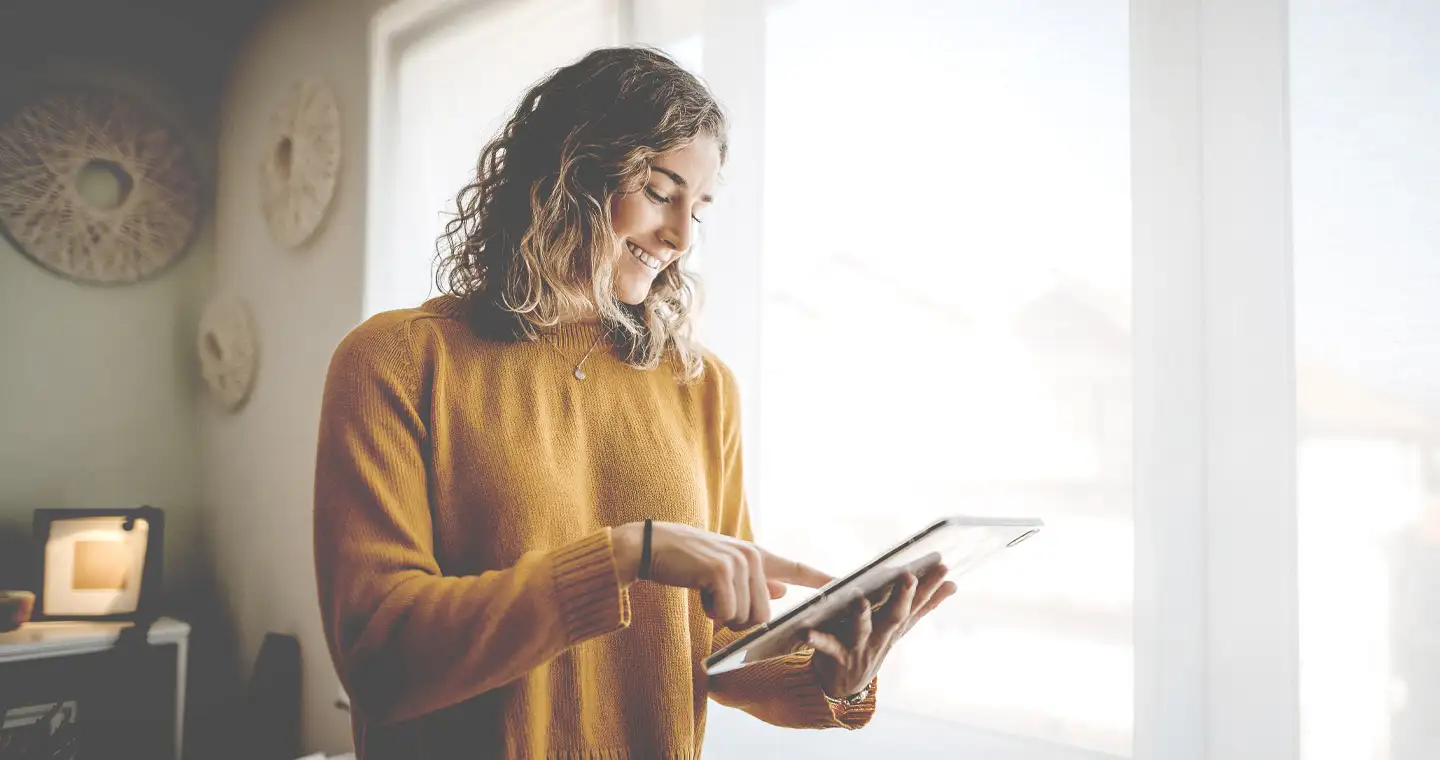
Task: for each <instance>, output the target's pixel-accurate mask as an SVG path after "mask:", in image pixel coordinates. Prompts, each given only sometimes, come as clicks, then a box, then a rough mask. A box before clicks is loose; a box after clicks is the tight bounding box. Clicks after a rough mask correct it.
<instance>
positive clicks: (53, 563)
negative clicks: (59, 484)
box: [31, 506, 165, 621]
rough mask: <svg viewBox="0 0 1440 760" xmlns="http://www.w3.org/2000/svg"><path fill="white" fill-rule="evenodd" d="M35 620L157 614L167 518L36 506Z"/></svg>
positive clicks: (152, 512)
mask: <svg viewBox="0 0 1440 760" xmlns="http://www.w3.org/2000/svg"><path fill="white" fill-rule="evenodd" d="M34 531H35V545H36V551H35V555H36V573H35V578H36V588H35V609H34V612H33V613H32V615H31V619H33V620H35V621H42V620H97V621H99V620H119V621H138V620H143V619H146V618H149V619H152V620H153V619H154V618H155V617H156V616H158V614H159V612H158V603H159V599H160V588H161V582H162V575H163V572H164V554H165V513H164V512H162V511H160V510H159V509H156V508H155V507H149V506H145V507H138V508H132V509H37V510H35V519H34Z"/></svg>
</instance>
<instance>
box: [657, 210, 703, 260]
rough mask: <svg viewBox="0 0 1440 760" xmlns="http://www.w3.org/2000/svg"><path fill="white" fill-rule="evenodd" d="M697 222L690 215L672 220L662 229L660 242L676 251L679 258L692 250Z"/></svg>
mask: <svg viewBox="0 0 1440 760" xmlns="http://www.w3.org/2000/svg"><path fill="white" fill-rule="evenodd" d="M694 238H695V223H694V222H692V221H691V220H690V217H689V216H681V217H680V218H679V219H678V220H675V221H671V222H669V223H668V224H666V225H665V227H664V228H663V229H661V230H660V242H662V243H664V244H665V247H666V248H669V249H670V250H672V251H675V257H676V258H679V257H681V256H683V255H685V253H686V252H687V251H689V250H690V246H691V244H693V243H694V242H695V240H694Z"/></svg>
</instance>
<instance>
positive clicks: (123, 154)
mask: <svg viewBox="0 0 1440 760" xmlns="http://www.w3.org/2000/svg"><path fill="white" fill-rule="evenodd" d="M199 191H200V181H199V178H198V175H197V173H196V169H195V165H194V163H193V161H192V158H191V156H190V153H189V150H188V149H187V147H186V146H185V144H184V142H183V141H182V140H181V139H180V138H179V137H178V136H177V135H175V134H174V133H172V132H171V131H170V129H169V128H168V127H167V126H166V125H165V124H164V123H163V122H162V121H161V120H160V119H159V118H157V117H156V116H154V115H153V114H151V113H150V112H149V111H147V110H146V109H144V108H143V107H141V106H139V105H138V104H136V103H133V102H131V101H129V100H127V99H126V98H124V97H122V96H120V95H118V94H115V93H111V92H105V91H102V90H96V89H89V88H76V89H67V90H60V91H55V92H51V93H48V94H45V95H42V96H40V97H39V98H37V99H35V100H34V101H32V102H30V103H27V104H25V105H23V106H21V107H20V109H19V110H18V111H16V112H15V113H14V114H13V115H12V116H11V117H10V118H9V119H8V120H6V121H5V122H4V124H3V125H0V225H3V227H4V230H5V234H6V236H7V237H9V238H10V240H11V241H12V242H13V243H14V244H15V246H16V247H17V248H19V249H20V251H21V252H22V253H24V254H25V255H26V256H28V257H29V258H31V259H32V260H34V261H35V263H37V264H39V265H40V266H42V267H45V268H46V269H49V270H50V271H52V272H55V273H56V274H59V275H61V276H64V277H68V278H70V279H74V280H79V281H82V282H89V283H98V284H124V283H133V282H138V281H140V280H144V279H147V278H149V277H151V276H153V275H155V274H157V273H158V272H160V271H161V270H163V269H165V268H166V267H167V266H169V265H170V264H172V263H174V262H175V261H176V260H178V259H179V258H180V257H181V256H182V255H183V254H184V253H185V250H186V249H187V248H188V247H189V245H190V240H191V238H192V237H193V235H194V233H195V230H196V227H197V224H198V220H199V216H200V198H199Z"/></svg>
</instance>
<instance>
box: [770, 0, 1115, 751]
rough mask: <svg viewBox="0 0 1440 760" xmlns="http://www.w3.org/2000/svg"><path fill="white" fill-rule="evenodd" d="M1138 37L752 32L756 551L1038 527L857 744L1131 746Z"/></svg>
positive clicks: (1093, 12) (874, 547)
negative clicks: (755, 44) (957, 737)
mask: <svg viewBox="0 0 1440 760" xmlns="http://www.w3.org/2000/svg"><path fill="white" fill-rule="evenodd" d="M1128 33H1129V32H1128V24H1127V17H1126V4H1125V3H1123V2H1116V1H1115V0H1091V1H1090V2H1083V3H1076V2H1073V1H1071V0H1066V1H1065V2H1061V1H1059V0H1030V1H1029V2H1022V3H1011V2H1005V3H1000V2H987V3H934V2H928V1H926V0H908V1H901V2H889V3H874V2H855V1H847V2H838V3H837V2H835V0H797V1H796V2H789V3H782V4H777V5H775V6H774V7H773V8H772V10H771V11H770V12H769V14H768V17H767V19H766V40H767V42H766V47H765V61H766V68H765V103H764V110H765V123H764V128H765V132H764V139H765V167H764V193H765V204H764V229H765V238H764V253H763V261H762V280H763V282H762V285H763V295H764V298H763V312H762V318H761V330H760V339H761V358H760V383H759V393H758V396H759V398H758V402H759V405H760V412H759V436H760V440H759V445H760V452H761V453H760V463H759V473H758V476H759V482H758V486H759V488H758V493H759V494H760V498H761V501H760V503H759V505H758V508H757V511H758V512H759V515H760V522H761V526H762V528H763V534H764V536H765V537H766V540H768V541H769V542H770V543H771V544H772V545H774V546H775V547H776V548H777V549H780V550H783V551H788V552H790V553H792V554H794V555H797V556H800V557H802V558H804V559H806V560H807V561H811V562H813V563H818V564H820V565H821V566H824V567H828V568H833V569H834V570H835V571H837V572H838V571H841V570H844V569H847V568H850V567H852V566H854V565H855V564H857V563H858V562H860V561H863V560H865V559H868V558H869V557H870V556H872V555H873V554H874V553H876V552H877V551H880V550H882V549H883V548H884V547H885V546H886V545H887V544H888V543H890V542H892V541H894V540H897V539H899V538H902V537H904V536H905V535H907V534H908V533H910V532H911V531H913V530H915V529H917V528H918V527H920V526H921V525H922V524H924V523H926V522H927V521H929V520H931V519H933V518H934V517H936V516H938V515H940V514H945V513H968V514H981V515H1038V516H1041V517H1043V518H1044V519H1045V520H1046V521H1047V523H1048V524H1049V525H1050V526H1051V527H1050V530H1049V531H1048V532H1043V533H1041V535H1040V536H1039V537H1038V538H1036V539H1032V541H1033V544H1031V545H1027V546H1025V547H1022V548H1020V549H1018V550H1017V551H1015V552H1014V553H1013V555H1012V556H1010V557H1008V558H1006V559H1005V560H1003V561H1000V562H997V563H996V564H994V565H993V566H989V567H984V568H982V569H980V570H978V571H976V572H975V573H974V574H973V575H971V576H967V578H966V579H965V580H964V582H962V583H961V589H962V592H961V594H960V595H959V596H958V597H957V598H955V599H954V600H952V601H951V602H950V603H949V604H948V605H947V608H946V609H944V610H942V611H941V612H939V613H937V614H936V615H935V616H934V617H932V618H931V619H929V620H927V621H926V622H925V623H924V624H922V625H921V626H920V627H918V628H917V629H916V630H915V631H914V632H912V633H911V635H910V636H909V637H908V638H907V640H906V642H905V644H904V646H902V647H900V648H899V649H897V650H896V653H895V655H894V656H893V657H892V659H891V660H890V662H889V664H888V665H887V670H886V673H885V679H886V685H885V694H886V696H885V701H886V705H887V708H886V710H887V712H886V713H885V714H884V715H882V716H880V717H879V718H877V720H876V722H875V725H874V726H873V727H872V728H871V729H867V730H873V731H875V732H876V733H878V734H882V735H883V734H885V733H886V732H889V731H896V732H899V731H905V730H909V729H907V728H903V727H901V725H900V724H898V723H893V722H891V721H890V720H889V716H891V715H893V714H894V713H895V712H900V711H903V712H906V713H909V714H911V715H913V716H920V717H924V718H928V719H936V720H938V721H940V722H941V724H940V726H941V727H937V728H936V729H935V731H936V733H934V734H933V736H934V737H936V738H937V739H939V738H940V737H943V736H944V733H943V725H944V724H947V723H948V724H965V725H969V726H978V727H983V728H990V729H997V730H1001V731H1004V732H1006V733H1011V734H1018V735H1022V736H1028V737H1034V738H1041V739H1046V740H1051V741H1054V742H1058V743H1063V744H1067V745H1072V746H1078V747H1084V748H1089V749H1094V750H1098V751H1104V752H1107V753H1112V754H1117V755H1123V754H1126V753H1128V751H1129V741H1130V724H1131V715H1132V705H1131V702H1132V691H1133V689H1132V654H1131V607H1130V602H1131V595H1132V578H1133V562H1132V557H1133V550H1132V540H1133V539H1132V533H1131V514H1132V507H1131V483H1132V476H1131V426H1130V419H1131V406H1132V405H1131V374H1132V373H1131V357H1130V325H1129V322H1130V242H1129V234H1130V197H1129V140H1128V124H1129V121H1128V120H1129V110H1128V109H1129V100H1128V98H1129V91H1128V65H1129V62H1128V58H1127V56H1126V49H1127V42H1128Z"/></svg>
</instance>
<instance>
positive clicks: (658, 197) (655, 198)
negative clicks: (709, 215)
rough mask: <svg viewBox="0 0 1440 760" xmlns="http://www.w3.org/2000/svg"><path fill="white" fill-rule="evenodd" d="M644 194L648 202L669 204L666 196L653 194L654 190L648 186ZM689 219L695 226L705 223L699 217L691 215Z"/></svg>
mask: <svg viewBox="0 0 1440 760" xmlns="http://www.w3.org/2000/svg"><path fill="white" fill-rule="evenodd" d="M645 194H646V195H648V196H650V200H652V201H654V202H656V203H660V204H668V203H670V198H669V197H668V196H665V195H661V194H660V193H657V192H655V189H654V188H652V187H650V186H648V185H647V186H646V187H645ZM690 218H691V219H694V220H695V223H696V224H704V223H705V220H704V219H701V218H700V217H698V216H695V215H694V214H691V215H690Z"/></svg>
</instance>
